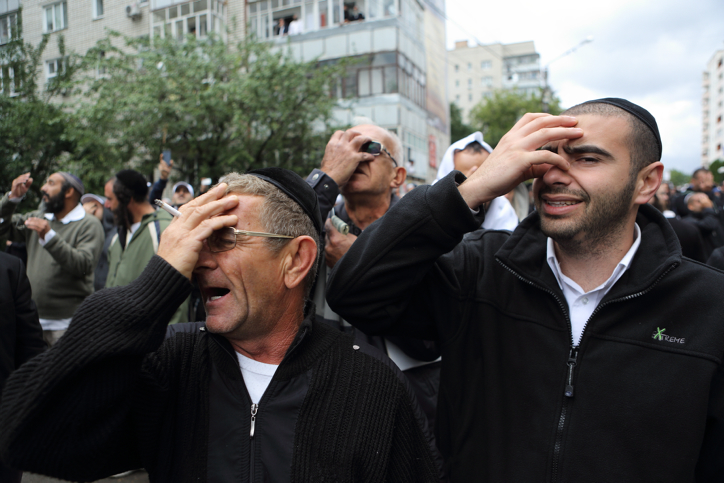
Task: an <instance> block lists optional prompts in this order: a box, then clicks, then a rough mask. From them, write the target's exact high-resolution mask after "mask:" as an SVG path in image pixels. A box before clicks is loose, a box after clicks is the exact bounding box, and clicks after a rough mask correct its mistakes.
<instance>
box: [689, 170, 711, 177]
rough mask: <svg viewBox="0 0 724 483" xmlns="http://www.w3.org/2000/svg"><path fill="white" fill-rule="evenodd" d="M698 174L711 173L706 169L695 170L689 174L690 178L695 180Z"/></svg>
mask: <svg viewBox="0 0 724 483" xmlns="http://www.w3.org/2000/svg"><path fill="white" fill-rule="evenodd" d="M699 173H711V171H709V170H708V169H706V168H696V169H695V170H694V172H693V173H691V177H692V178H696V177H697V175H698V174H699Z"/></svg>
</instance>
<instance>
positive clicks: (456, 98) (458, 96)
mask: <svg viewBox="0 0 724 483" xmlns="http://www.w3.org/2000/svg"><path fill="white" fill-rule="evenodd" d="M455 101H456V102H460V94H458V95H456V96H455Z"/></svg>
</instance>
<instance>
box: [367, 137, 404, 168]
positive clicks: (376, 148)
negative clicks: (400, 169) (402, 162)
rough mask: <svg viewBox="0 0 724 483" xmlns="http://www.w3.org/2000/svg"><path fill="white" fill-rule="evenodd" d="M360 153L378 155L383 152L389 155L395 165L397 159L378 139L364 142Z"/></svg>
mask: <svg viewBox="0 0 724 483" xmlns="http://www.w3.org/2000/svg"><path fill="white" fill-rule="evenodd" d="M360 152H361V153H369V154H371V155H372V156H379V155H380V154H382V153H383V152H384V153H385V154H386V155H387V156H389V157H390V159H391V160H392V162H393V163H395V167H397V161H395V158H393V157H392V155H391V154H390V152H389V151H388V150H387V149H385V146H384V145H383V144H382V143H381V142H379V141H370V142H368V143H364V144H363V145H362V149H360Z"/></svg>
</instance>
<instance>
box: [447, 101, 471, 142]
mask: <svg viewBox="0 0 724 483" xmlns="http://www.w3.org/2000/svg"><path fill="white" fill-rule="evenodd" d="M474 132H475V129H473V128H472V126H470V125H469V124H465V123H464V122H463V113H462V110H461V109H460V108H459V107H458V105H457V104H455V103H451V104H450V141H451V142H455V141H459V140H460V139H463V138H464V137H466V136H469V135H471V134H472V133H474Z"/></svg>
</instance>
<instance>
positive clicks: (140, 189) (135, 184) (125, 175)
mask: <svg viewBox="0 0 724 483" xmlns="http://www.w3.org/2000/svg"><path fill="white" fill-rule="evenodd" d="M116 179H117V180H118V181H120V182H121V184H122V185H123V186H125V187H126V188H128V189H129V190H131V191H132V192H133V198H134V199H139V198H143V197H145V196H146V195H148V184H147V183H146V177H145V176H143V175H142V174H141V173H139V172H138V171H134V170H132V169H124V170H123V171H119V172H118V174H117V175H116Z"/></svg>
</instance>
